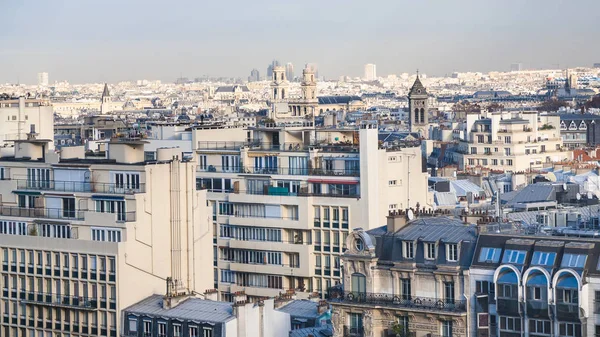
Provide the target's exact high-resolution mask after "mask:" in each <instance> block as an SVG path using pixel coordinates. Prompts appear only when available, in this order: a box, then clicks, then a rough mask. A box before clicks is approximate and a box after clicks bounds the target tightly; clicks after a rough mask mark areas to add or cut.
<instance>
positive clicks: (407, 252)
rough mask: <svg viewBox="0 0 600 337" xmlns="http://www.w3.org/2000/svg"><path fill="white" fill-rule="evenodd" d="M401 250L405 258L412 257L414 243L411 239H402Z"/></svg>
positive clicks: (413, 254) (413, 255)
mask: <svg viewBox="0 0 600 337" xmlns="http://www.w3.org/2000/svg"><path fill="white" fill-rule="evenodd" d="M403 248H404V249H403V250H402V252H403V253H404V258H405V259H414V257H415V243H414V242H413V241H404V242H403Z"/></svg>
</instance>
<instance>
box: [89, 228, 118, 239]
mask: <svg viewBox="0 0 600 337" xmlns="http://www.w3.org/2000/svg"><path fill="white" fill-rule="evenodd" d="M92 241H108V242H121V229H119V228H92Z"/></svg>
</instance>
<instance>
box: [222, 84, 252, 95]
mask: <svg viewBox="0 0 600 337" xmlns="http://www.w3.org/2000/svg"><path fill="white" fill-rule="evenodd" d="M236 88H240V89H241V90H242V92H248V91H250V90H249V89H248V87H247V86H245V85H226V86H222V87H218V88H217V90H215V93H218V92H234V91H235V89H236Z"/></svg>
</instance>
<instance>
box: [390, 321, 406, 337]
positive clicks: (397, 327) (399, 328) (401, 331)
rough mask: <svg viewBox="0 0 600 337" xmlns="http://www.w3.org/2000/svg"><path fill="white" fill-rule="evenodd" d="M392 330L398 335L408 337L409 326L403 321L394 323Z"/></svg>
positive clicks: (398, 336)
mask: <svg viewBox="0 0 600 337" xmlns="http://www.w3.org/2000/svg"><path fill="white" fill-rule="evenodd" d="M392 331H393V332H394V334H396V336H397V337H408V327H405V326H404V325H403V324H401V323H394V325H392Z"/></svg>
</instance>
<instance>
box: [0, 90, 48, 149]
mask: <svg viewBox="0 0 600 337" xmlns="http://www.w3.org/2000/svg"><path fill="white" fill-rule="evenodd" d="M53 123H54V113H53V111H52V105H51V104H50V101H48V100H43V99H28V98H25V97H19V98H6V99H2V97H0V147H7V146H12V145H13V143H12V142H11V141H12V140H23V139H26V138H27V134H28V133H30V132H31V131H32V128H33V130H34V132H37V133H38V134H39V135H38V138H42V139H53V137H54V128H53V127H52V126H53ZM48 146H50V148H53V147H54V144H53V143H49V144H48ZM4 151H5V150H4V149H2V152H0V153H2V154H4V153H5V152H4ZM6 151H7V153H12V151H13V150H12V149H6Z"/></svg>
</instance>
